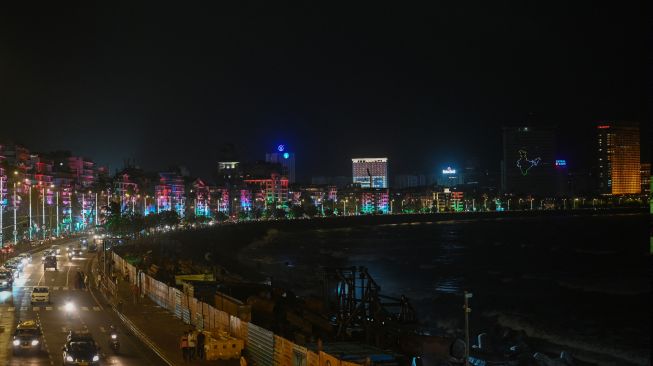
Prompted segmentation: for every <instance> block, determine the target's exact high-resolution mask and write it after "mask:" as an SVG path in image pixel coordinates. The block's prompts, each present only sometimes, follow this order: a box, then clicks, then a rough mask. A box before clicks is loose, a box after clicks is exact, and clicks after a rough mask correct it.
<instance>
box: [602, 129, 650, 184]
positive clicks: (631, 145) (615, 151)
mask: <svg viewBox="0 0 653 366" xmlns="http://www.w3.org/2000/svg"><path fill="white" fill-rule="evenodd" d="M596 134H597V136H596V138H597V157H598V162H597V166H598V188H599V192H600V193H603V194H615V195H618V194H638V193H640V192H641V191H642V187H641V173H640V168H641V165H640V155H639V154H640V151H639V125H638V124H637V123H629V122H602V123H599V124H598V125H597V126H596Z"/></svg>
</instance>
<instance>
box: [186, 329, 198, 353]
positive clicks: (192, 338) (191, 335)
mask: <svg viewBox="0 0 653 366" xmlns="http://www.w3.org/2000/svg"><path fill="white" fill-rule="evenodd" d="M196 347H197V334H196V333H195V331H194V330H191V331H190V332H188V356H189V359H191V360H194V359H195V349H196Z"/></svg>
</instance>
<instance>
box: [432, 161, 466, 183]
mask: <svg viewBox="0 0 653 366" xmlns="http://www.w3.org/2000/svg"><path fill="white" fill-rule="evenodd" d="M437 182H438V185H439V186H442V187H456V186H459V185H462V184H463V174H462V172H461V171H460V169H457V168H452V167H451V166H447V167H446V168H444V169H442V171H441V172H440V174H438V179H437Z"/></svg>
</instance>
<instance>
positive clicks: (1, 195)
mask: <svg viewBox="0 0 653 366" xmlns="http://www.w3.org/2000/svg"><path fill="white" fill-rule="evenodd" d="M4 181H5V177H4V176H2V175H0V247H2V248H4V246H5V244H4V240H3V236H2V234H3V231H4V230H3V227H2V225H3V222H2V218H3V215H4V211H5V185H4Z"/></svg>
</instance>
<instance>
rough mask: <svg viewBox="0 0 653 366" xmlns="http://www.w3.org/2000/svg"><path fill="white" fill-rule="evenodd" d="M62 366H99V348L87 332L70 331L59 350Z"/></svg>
mask: <svg viewBox="0 0 653 366" xmlns="http://www.w3.org/2000/svg"><path fill="white" fill-rule="evenodd" d="M61 351H62V356H63V364H64V365H99V363H100V347H99V346H98V344H97V342H95V340H94V339H93V336H92V335H91V333H89V332H88V331H87V330H82V331H71V332H70V333H69V334H68V337H67V338H66V344H65V345H64V346H63V347H62V348H61Z"/></svg>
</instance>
